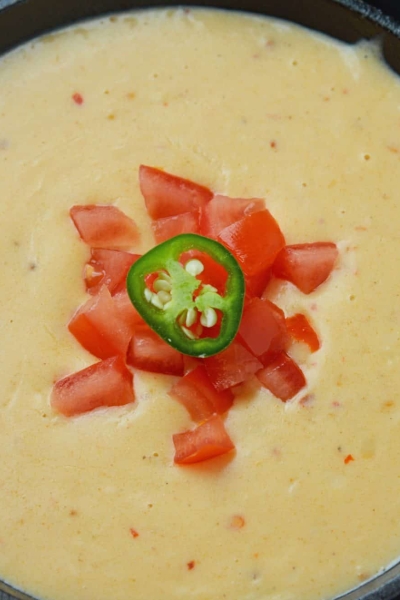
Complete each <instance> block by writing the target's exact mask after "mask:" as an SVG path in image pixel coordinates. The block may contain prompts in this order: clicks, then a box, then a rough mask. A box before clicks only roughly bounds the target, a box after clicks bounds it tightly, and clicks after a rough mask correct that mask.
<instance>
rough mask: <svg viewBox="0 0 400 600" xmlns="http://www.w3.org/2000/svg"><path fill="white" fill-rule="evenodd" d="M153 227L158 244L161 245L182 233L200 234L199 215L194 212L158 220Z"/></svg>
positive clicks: (153, 223)
mask: <svg viewBox="0 0 400 600" xmlns="http://www.w3.org/2000/svg"><path fill="white" fill-rule="evenodd" d="M151 227H152V229H153V233H154V239H155V240H156V243H157V244H161V242H165V241H166V240H169V239H170V238H172V237H175V236H176V235H180V234H181V233H199V214H198V211H192V212H185V213H181V214H180V215H173V216H172V217H164V218H162V219H156V220H155V221H153V222H152V224H151Z"/></svg>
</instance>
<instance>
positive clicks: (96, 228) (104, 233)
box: [69, 204, 139, 250]
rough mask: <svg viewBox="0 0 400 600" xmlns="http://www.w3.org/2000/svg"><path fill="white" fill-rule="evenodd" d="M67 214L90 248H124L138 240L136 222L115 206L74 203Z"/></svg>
mask: <svg viewBox="0 0 400 600" xmlns="http://www.w3.org/2000/svg"><path fill="white" fill-rule="evenodd" d="M69 214H70V216H71V219H72V221H73V222H74V225H75V227H76V228H77V230H78V232H79V235H80V236H81V238H82V240H83V241H84V242H85V243H86V244H88V245H89V246H92V248H111V249H117V250H118V249H124V248H129V247H131V246H133V245H134V244H135V243H136V242H137V240H138V237H139V232H138V228H137V226H136V223H135V222H134V221H133V220H132V219H131V218H130V217H128V216H127V215H126V214H125V213H123V212H122V211H121V210H120V209H119V208H117V207H116V206H112V205H100V204H87V205H84V206H79V205H76V206H73V207H72V208H71V210H70V211H69Z"/></svg>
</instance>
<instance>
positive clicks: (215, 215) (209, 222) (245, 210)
mask: <svg viewBox="0 0 400 600" xmlns="http://www.w3.org/2000/svg"><path fill="white" fill-rule="evenodd" d="M264 209H265V204H264V200H261V199H260V198H228V196H221V195H219V194H217V195H215V196H214V197H213V198H212V199H211V200H210V202H208V204H206V206H205V207H204V209H203V211H202V215H201V221H200V233H201V234H202V235H205V236H207V237H211V238H215V239H216V238H217V236H218V235H219V234H220V232H221V231H222V230H223V229H225V227H229V225H232V223H235V221H239V219H241V218H242V217H244V216H246V215H250V214H251V213H254V212H258V211H260V210H264Z"/></svg>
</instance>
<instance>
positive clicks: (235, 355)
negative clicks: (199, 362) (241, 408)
mask: <svg viewBox="0 0 400 600" xmlns="http://www.w3.org/2000/svg"><path fill="white" fill-rule="evenodd" d="M204 365H205V367H206V369H207V373H208V376H209V378H210V381H211V382H212V384H213V385H214V387H215V388H216V389H217V390H219V391H220V390H226V389H227V388H230V387H232V386H234V385H237V384H238V383H243V382H244V381H247V380H249V379H250V378H251V377H252V376H253V375H254V373H255V372H256V371H258V370H259V369H261V368H262V364H261V362H260V361H259V360H258V359H257V358H256V357H255V356H254V355H253V354H251V352H249V351H248V350H247V349H246V348H245V347H244V346H243V345H242V344H241V343H240V342H239V341H238V340H234V341H233V342H232V343H231V344H230V346H228V348H227V349H226V350H223V351H222V352H220V353H219V354H215V355H214V356H210V357H209V358H205V359H204Z"/></svg>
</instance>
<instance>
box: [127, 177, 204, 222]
mask: <svg viewBox="0 0 400 600" xmlns="http://www.w3.org/2000/svg"><path fill="white" fill-rule="evenodd" d="M139 184H140V190H141V192H142V194H143V197H144V200H145V203H146V207H147V212H148V213H149V215H150V217H151V218H152V219H162V218H164V217H172V216H174V215H180V214H182V213H186V212H191V211H194V210H198V209H200V208H202V207H203V206H205V205H206V204H207V202H209V201H210V200H211V198H212V196H213V194H212V192H211V191H210V190H209V189H208V188H206V187H204V186H202V185H199V184H197V183H194V182H193V181H189V180H188V179H182V178H181V177H177V176H176V175H171V174H169V173H165V172H164V171H161V170H160V169H155V168H154V167H147V166H145V165H141V166H140V168H139Z"/></svg>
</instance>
